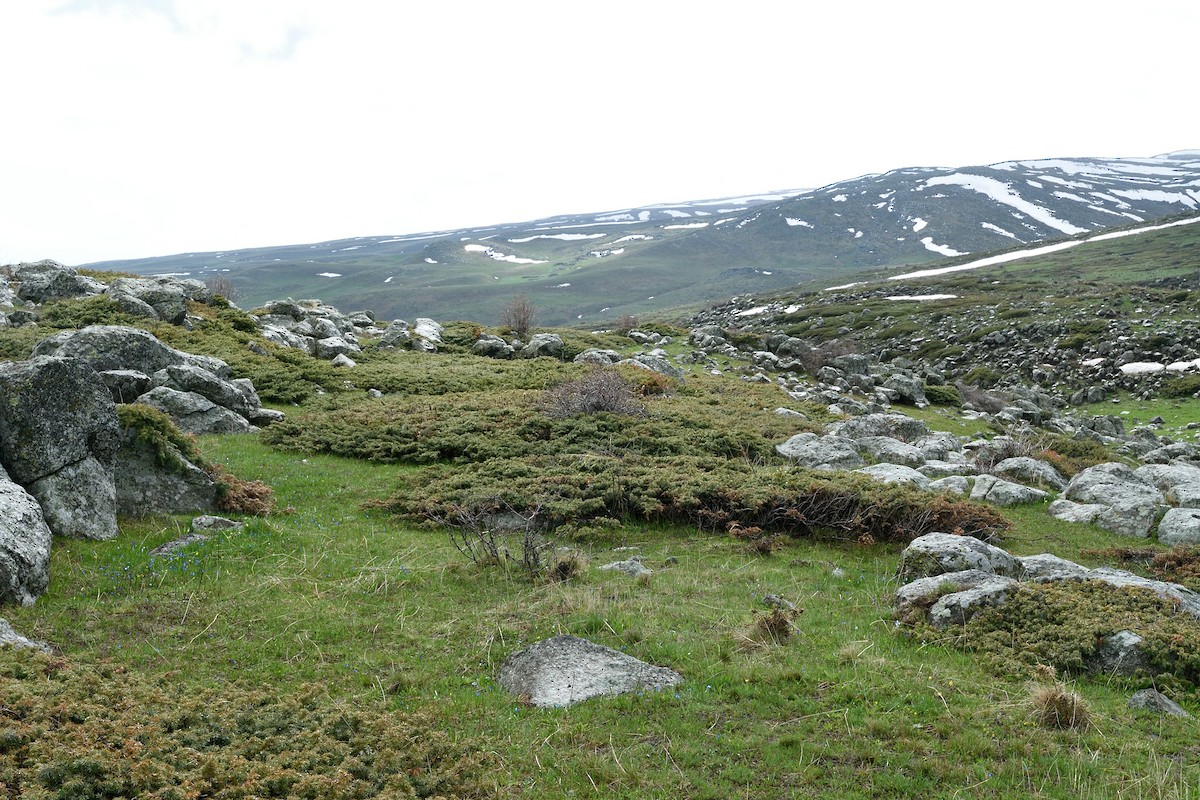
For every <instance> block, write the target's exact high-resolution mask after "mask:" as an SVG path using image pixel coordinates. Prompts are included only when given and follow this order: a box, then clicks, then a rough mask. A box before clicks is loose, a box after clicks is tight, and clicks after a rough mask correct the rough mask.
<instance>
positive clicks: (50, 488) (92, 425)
mask: <svg viewBox="0 0 1200 800" xmlns="http://www.w3.org/2000/svg"><path fill="white" fill-rule="evenodd" d="M0 396H3V397H4V400H5V402H3V403H0V464H3V465H4V467H5V469H6V470H7V471H8V474H9V475H10V476H11V478H12V480H13V481H15V482H16V483H18V484H20V485H21V486H23V487H25V489H26V491H28V492H29V493H30V494H32V495H33V496H34V497H36V498H37V500H38V503H39V504H41V506H42V513H43V515H44V517H45V520H46V524H47V525H49V526H50V530H51V531H53V532H54V533H55V534H57V535H60V536H72V537H79V538H87V539H111V538H113V537H114V536H116V535H117V521H116V489H115V487H114V485H113V465H114V459H115V456H116V452H117V443H118V436H119V428H118V425H117V412H116V406H115V404H114V403H113V400H112V396H111V395H110V394H109V390H108V387H107V386H106V385H105V384H104V381H103V380H101V378H100V376H99V375H97V374H96V372H95V371H93V370H92V369H91V368H90V367H88V365H87V364H86V363H84V362H82V361H79V360H77V359H70V358H51V357H46V356H41V357H37V358H34V359H32V360H30V361H19V362H5V363H0Z"/></svg>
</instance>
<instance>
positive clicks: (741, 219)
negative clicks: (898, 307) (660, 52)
mask: <svg viewBox="0 0 1200 800" xmlns="http://www.w3.org/2000/svg"><path fill="white" fill-rule="evenodd" d="M781 171H782V170H781ZM1197 210H1200V150H1186V151H1177V152H1173V153H1166V154H1163V155H1160V156H1155V157H1152V158H1054V159H1044V160H1033V161H1006V162H1001V163H997V164H991V165H985V166H970V167H958V168H945V167H909V168H905V169H897V170H893V171H891V172H887V173H883V174H879V175H864V176H862V177H858V178H854V179H852V180H847V181H841V182H838V183H835V184H831V185H829V186H824V187H821V188H819V189H811V190H794V191H781V192H766V193H761V194H758V195H750V196H742V197H732V198H717V199H710V200H699V201H690V202H682V203H662V204H656V205H649V206H643V207H638V208H626V209H615V210H609V211H602V212H591V213H578V214H565V215H560V216H555V217H548V218H545V219H540V220H534V221H530V222H521V223H510V224H498V225H491V226H486V227H476V228H464V229H459V230H452V231H436V232H427V233H415V234H408V235H391V236H373V237H359V238H356V239H348V240H341V241H331V242H318V243H312V244H303V245H286V246H281V247H269V248H256V249H252V250H240V251H228V252H223V253H185V254H181V255H176V256H165V257H160V258H152V259H142V260H139V261H110V262H104V263H102V264H97V265H89V266H96V267H99V268H103V269H116V270H122V271H128V272H136V273H141V274H155V273H173V274H187V275H189V276H191V277H197V278H201V279H204V278H206V277H210V276H212V275H213V274H217V273H219V274H221V275H224V276H227V277H229V278H231V279H232V280H233V282H234V284H235V285H236V287H237V289H238V293H239V302H241V303H242V304H243V305H254V304H257V303H261V302H265V301H266V300H269V299H276V298H279V297H286V296H292V297H305V296H316V297H321V298H322V299H325V300H327V301H328V302H331V303H333V304H335V305H338V306H340V307H349V308H370V309H373V310H374V311H375V312H376V313H377V314H379V315H380V316H381V317H397V318H398V317H404V318H411V317H416V316H432V317H435V318H438V317H440V318H446V319H458V318H474V319H479V320H483V321H487V320H491V319H494V318H496V316H497V314H498V311H499V308H500V307H501V305H502V304H503V303H504V302H505V300H506V299H507V298H509V297H511V296H513V295H515V294H517V293H524V294H527V295H528V296H530V297H531V299H533V300H534V302H535V303H536V304H537V305H538V307H539V318H540V320H541V321H542V322H543V323H545V324H571V323H583V324H598V323H602V322H604V321H606V320H612V319H615V318H616V317H618V316H620V315H622V314H635V315H637V314H645V313H649V312H653V311H655V310H658V309H662V308H676V307H681V306H694V305H697V304H705V303H709V302H713V301H714V300H718V299H724V298H727V297H729V296H730V295H734V294H741V293H750V292H769V291H779V290H783V289H786V288H789V287H794V286H798V285H805V284H809V283H812V282H821V283H835V282H841V281H844V280H846V279H847V278H850V279H854V278H852V277H851V276H853V275H855V274H857V273H862V272H863V271H866V270H878V269H893V268H896V267H901V266H904V267H908V268H909V269H908V270H906V271H911V270H912V269H914V268H920V267H925V266H928V267H935V265H936V263H937V262H940V261H945V260H947V259H959V258H962V257H975V258H981V257H984V256H985V255H988V254H991V253H994V252H995V251H998V250H1010V249H1012V248H1014V247H1020V246H1023V245H1034V244H1037V243H1042V242H1049V241H1053V240H1059V239H1062V238H1063V237H1064V236H1074V237H1086V236H1088V235H1089V234H1091V235H1095V234H1098V233H1101V232H1103V231H1104V230H1106V229H1110V228H1117V227H1122V226H1128V225H1133V224H1136V223H1141V222H1146V223H1150V222H1154V221H1158V220H1161V219H1163V218H1166V217H1171V216H1177V215H1179V214H1182V213H1188V212H1194V211H1197ZM50 255H52V254H50ZM952 263H953V262H952ZM330 274H336V275H337V276H338V277H336V278H331V277H329V275H330ZM839 279H840V280H839ZM564 285H565V286H564Z"/></svg>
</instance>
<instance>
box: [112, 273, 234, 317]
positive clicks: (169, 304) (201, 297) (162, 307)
mask: <svg viewBox="0 0 1200 800" xmlns="http://www.w3.org/2000/svg"><path fill="white" fill-rule="evenodd" d="M108 294H109V296H111V297H112V298H113V299H114V300H117V301H118V302H120V298H132V299H134V300H136V301H138V302H139V303H143V304H145V305H147V306H149V307H150V308H151V309H152V310H153V311H154V314H155V316H156V317H157V318H158V319H161V320H163V321H165V322H170V323H172V324H174V325H179V324H181V323H182V322H183V321H184V318H185V317H186V316H187V303H188V300H195V301H197V302H201V303H207V302H209V301H210V300H212V292H211V291H209V290H208V287H206V286H205V285H204V284H203V283H201V282H200V281H197V280H191V279H188V280H180V279H179V278H172V277H158V278H117V279H116V280H115V281H113V282H112V283H111V284H110V285H109V287H108Z"/></svg>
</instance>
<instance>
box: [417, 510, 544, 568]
mask: <svg viewBox="0 0 1200 800" xmlns="http://www.w3.org/2000/svg"><path fill="white" fill-rule="evenodd" d="M539 511H540V508H534V509H532V510H531V511H528V512H526V513H521V512H518V511H515V510H514V509H513V508H512V507H511V506H508V505H507V504H505V503H501V502H500V501H494V502H487V503H478V504H473V505H469V506H454V507H453V508H452V509H451V510H450V512H449V514H448V515H447V516H446V517H445V518H440V519H437V520H436V521H437V522H440V523H441V524H442V525H443V526H444V527H445V528H446V531H447V532H448V533H449V535H450V543H451V544H453V545H454V547H455V549H457V550H458V552H460V553H462V554H463V555H464V556H466V557H467V558H469V559H471V561H472V562H473V563H475V564H478V565H480V566H508V565H514V564H519V565H520V566H521V568H522V569H523V570H525V573H526V574H527V575H529V577H530V578H531V579H532V578H537V577H539V576H540V575H542V574H543V573H544V572H545V571H546V568H547V567H548V566H549V564H550V562H551V560H552V557H553V555H554V548H553V545H552V544H551V543H550V542H549V541H547V539H546V538H545V537H544V536H543V535H542V533H541V531H540V529H539V526H538V524H537V517H538V513H539Z"/></svg>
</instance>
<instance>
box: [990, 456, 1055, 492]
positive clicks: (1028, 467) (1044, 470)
mask: <svg viewBox="0 0 1200 800" xmlns="http://www.w3.org/2000/svg"><path fill="white" fill-rule="evenodd" d="M992 472H993V474H996V475H999V476H1000V477H1002V478H1009V479H1011V480H1013V481H1015V482H1016V483H1022V484H1026V485H1031V486H1044V487H1047V488H1050V489H1053V490H1054V491H1056V492H1061V491H1062V490H1063V489H1065V488H1067V479H1066V478H1064V477H1063V476H1062V473H1061V472H1059V471H1058V470H1057V469H1055V468H1054V466H1053V465H1051V464H1049V463H1047V462H1045V461H1042V460H1041V459H1037V458H1029V457H1028V456H1016V457H1014V458H1006V459H1004V460H1003V461H1001V462H1000V463H999V464H997V465H996V466H994V467H992Z"/></svg>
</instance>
